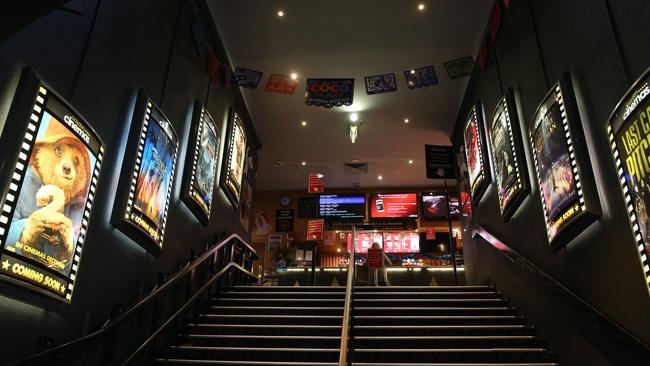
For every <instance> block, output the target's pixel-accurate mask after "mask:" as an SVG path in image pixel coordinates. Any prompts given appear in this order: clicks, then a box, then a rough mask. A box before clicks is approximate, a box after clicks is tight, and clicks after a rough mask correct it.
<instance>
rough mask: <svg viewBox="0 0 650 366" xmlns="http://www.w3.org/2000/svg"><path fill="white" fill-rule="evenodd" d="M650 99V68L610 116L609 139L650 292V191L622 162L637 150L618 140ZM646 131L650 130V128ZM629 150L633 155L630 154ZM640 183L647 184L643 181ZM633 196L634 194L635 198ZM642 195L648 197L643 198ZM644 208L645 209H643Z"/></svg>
mask: <svg viewBox="0 0 650 366" xmlns="http://www.w3.org/2000/svg"><path fill="white" fill-rule="evenodd" d="M648 97H650V68H649V69H647V70H646V71H645V72H644V73H643V74H642V75H641V77H640V78H639V79H638V80H637V81H636V82H635V83H634V84H633V85H632V87H631V88H630V89H629V90H628V92H627V93H626V94H625V96H624V97H623V98H622V99H621V101H620V102H619V103H618V105H617V106H616V108H614V112H613V113H612V115H611V116H610V118H609V121H608V124H607V135H608V137H609V142H610V148H611V151H612V157H613V158H614V162H615V164H616V171H617V175H618V178H619V183H620V186H621V190H622V194H623V198H624V200H625V209H626V213H627V217H628V219H629V222H630V227H631V229H632V234H633V235H634V243H635V245H636V251H637V253H638V256H639V262H640V264H641V268H642V270H643V274H644V277H645V282H646V285H647V286H648V290H649V291H650V259H649V258H648V255H649V253H648V248H650V245H649V244H648V239H647V238H644V235H643V234H644V232H643V230H642V226H645V225H646V224H647V221H648V215H647V211H646V210H645V209H644V208H645V207H646V206H647V205H646V204H645V200H644V198H646V199H647V198H648V197H647V192H648V190H649V189H650V187H647V186H646V185H645V184H644V185H643V186H645V188H643V186H642V187H641V188H639V184H635V181H634V179H633V178H632V177H631V175H632V174H630V173H631V172H630V171H629V168H628V167H626V165H624V164H623V161H622V159H623V157H622V155H623V154H626V155H627V156H628V158H629V155H630V152H633V151H634V150H633V148H632V147H626V146H623V147H622V148H621V146H620V145H619V144H618V142H617V136H619V135H620V134H622V133H624V132H625V130H626V129H628V130H629V129H631V128H633V127H632V126H633V125H634V124H635V123H637V121H638V120H636V119H635V118H634V117H637V115H638V114H640V113H641V111H642V110H643V108H648V106H649V105H650V102H649V101H648ZM646 113H647V112H646ZM636 128H637V129H638V130H643V127H642V126H641V127H639V126H638V125H637V126H636ZM646 129H648V128H647V127H646ZM628 149H629V150H630V151H628ZM646 159H647V158H646ZM626 160H627V159H626ZM646 162H647V161H646ZM643 163H644V162H641V164H643ZM631 164H634V163H631ZM637 164H638V163H637ZM647 173H648V172H646V174H647ZM635 175H638V174H635ZM640 180H641V181H643V179H640ZM635 186H636V187H635ZM632 194H634V197H633V196H632ZM641 195H643V196H644V197H643V198H642V197H641ZM641 205H642V206H643V207H639V206H641ZM645 231H646V235H647V232H648V227H647V226H646V227H645Z"/></svg>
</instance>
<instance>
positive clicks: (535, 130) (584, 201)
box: [528, 76, 600, 250]
mask: <svg viewBox="0 0 650 366" xmlns="http://www.w3.org/2000/svg"><path fill="white" fill-rule="evenodd" d="M528 132H529V137H530V143H531V146H532V150H533V156H534V158H535V159H534V161H535V169H536V172H537V180H538V183H539V188H540V195H541V199H542V207H543V209H544V218H545V220H546V231H547V234H548V240H549V244H550V246H551V248H552V249H553V250H557V249H559V248H560V247H562V246H563V245H565V244H566V243H568V241H569V240H571V239H572V238H573V236H575V235H577V233H578V232H580V231H581V230H583V229H584V228H585V227H586V226H587V225H589V224H591V222H593V221H594V220H595V219H596V218H597V215H598V212H599V211H600V207H599V203H598V201H597V194H596V192H594V190H595V183H594V181H593V175H592V173H591V172H590V171H589V170H588V166H589V157H588V156H587V155H586V151H585V145H586V144H585V142H584V137H583V134H582V129H581V126H580V117H579V115H578V112H577V108H576V106H575V100H574V96H573V92H572V89H571V84H570V82H569V78H568V77H567V76H563V77H562V79H561V80H560V81H559V82H557V83H556V84H555V85H554V86H553V89H552V90H551V91H550V92H549V93H548V94H547V95H546V97H544V100H543V101H542V103H541V104H540V106H539V107H538V108H537V111H536V112H535V115H534V116H533V120H532V124H531V126H530V127H529V129H528ZM561 234H563V235H561Z"/></svg>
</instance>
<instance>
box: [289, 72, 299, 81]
mask: <svg viewBox="0 0 650 366" xmlns="http://www.w3.org/2000/svg"><path fill="white" fill-rule="evenodd" d="M297 79H298V74H296V73H295V72H292V73H291V80H297Z"/></svg>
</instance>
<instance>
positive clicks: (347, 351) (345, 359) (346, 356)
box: [339, 226, 357, 366]
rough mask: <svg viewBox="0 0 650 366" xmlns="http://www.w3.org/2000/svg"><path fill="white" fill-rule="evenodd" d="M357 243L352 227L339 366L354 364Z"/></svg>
mask: <svg viewBox="0 0 650 366" xmlns="http://www.w3.org/2000/svg"><path fill="white" fill-rule="evenodd" d="M356 241H357V228H356V226H353V227H352V245H351V248H350V253H349V257H348V258H349V263H348V279H347V283H346V284H345V305H344V307H343V323H342V324H341V346H340V351H339V366H348V365H349V364H350V363H351V362H352V357H351V356H352V347H351V346H350V344H349V339H350V329H351V324H350V323H351V320H350V318H351V317H352V307H353V301H352V293H353V288H354V280H355V274H354V272H355V263H354V248H355V244H356Z"/></svg>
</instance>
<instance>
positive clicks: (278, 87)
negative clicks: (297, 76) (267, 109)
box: [266, 74, 298, 94]
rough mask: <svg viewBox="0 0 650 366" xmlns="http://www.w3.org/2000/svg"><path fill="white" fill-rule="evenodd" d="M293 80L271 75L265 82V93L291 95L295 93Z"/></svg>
mask: <svg viewBox="0 0 650 366" xmlns="http://www.w3.org/2000/svg"><path fill="white" fill-rule="evenodd" d="M297 84H298V83H297V82H296V81H295V80H291V77H289V76H287V75H279V74H271V75H269V79H268V80H267V81H266V91H268V92H271V93H280V94H293V93H294V92H295V91H296V85H297Z"/></svg>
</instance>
